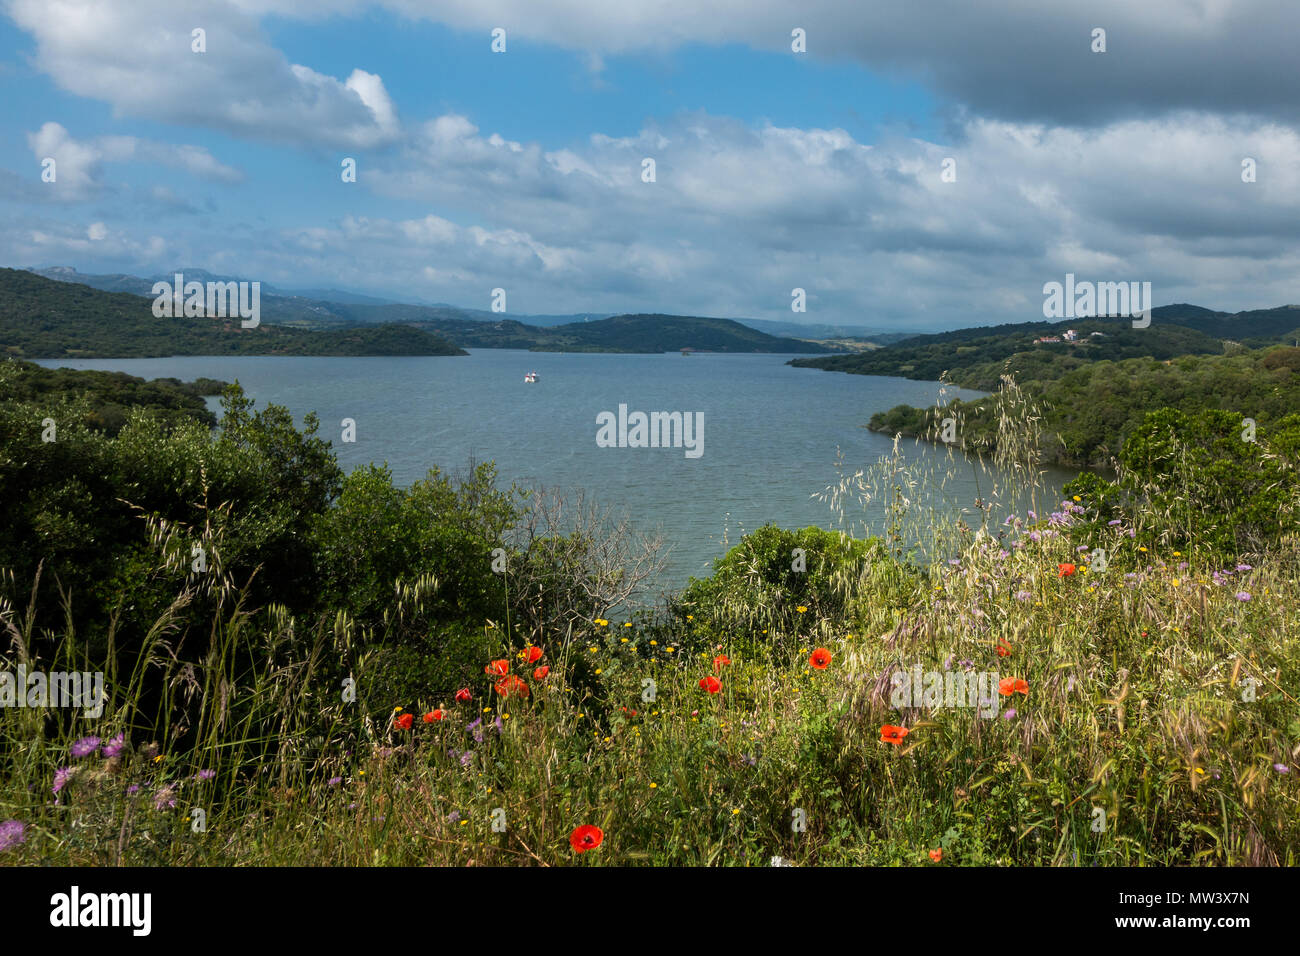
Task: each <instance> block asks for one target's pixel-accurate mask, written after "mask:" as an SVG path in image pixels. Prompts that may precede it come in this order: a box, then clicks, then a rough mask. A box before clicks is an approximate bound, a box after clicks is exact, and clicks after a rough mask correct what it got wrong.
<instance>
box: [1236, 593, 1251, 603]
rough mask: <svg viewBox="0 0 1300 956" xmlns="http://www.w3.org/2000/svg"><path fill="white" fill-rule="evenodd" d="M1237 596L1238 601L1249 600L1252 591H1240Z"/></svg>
mask: <svg viewBox="0 0 1300 956" xmlns="http://www.w3.org/2000/svg"><path fill="white" fill-rule="evenodd" d="M1236 597H1237V600H1238V601H1249V600H1250V592H1249V591H1238V592H1237V595H1236Z"/></svg>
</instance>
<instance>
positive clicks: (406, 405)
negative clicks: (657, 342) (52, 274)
mask: <svg viewBox="0 0 1300 956" xmlns="http://www.w3.org/2000/svg"><path fill="white" fill-rule="evenodd" d="M789 358H791V356H788V355H723V354H694V355H691V356H683V355H681V354H679V353H676V352H673V353H668V354H662V355H611V354H585V353H583V354H568V353H565V354H561V353H549V352H540V353H539V352H526V351H514V350H502V349H479V350H475V351H473V352H471V354H470V355H469V356H468V357H397V358H302V357H221V356H191V357H175V358H161V359H79V360H71V359H58V360H43V361H41V363H40V364H42V365H46V366H51V367H55V366H63V367H68V368H78V369H85V368H93V369H109V370H117V371H123V372H127V373H129V374H131V375H138V376H141V377H143V378H158V377H174V378H179V379H182V380H187V381H188V380H192V379H195V378H199V377H203V376H206V377H208V378H216V379H223V380H226V381H238V382H239V383H240V384H241V385H243V387H244V390H245V391H246V392H247V394H248V395H249V396H250V397H252V398H253V399H255V400H256V402H257V403H258V407H262V406H263V405H264V404H266V403H272V402H273V403H276V404H279V405H283V406H285V407H287V408H288V409H289V410H290V411H291V412H292V413H293V414H294V416H295V417H296V418H297V419H298V420H299V422H301V420H302V416H303V415H305V414H306V413H307V412H312V411H314V412H316V413H317V414H318V415H319V416H320V420H321V434H322V435H323V436H324V437H325V438H327V439H330V440H331V441H332V442H333V444H334V449H335V451H336V453H337V454H338V458H339V462H340V464H341V465H342V466H343V467H344V468H345V469H348V470H350V469H351V468H353V467H356V466H357V465H360V464H364V463H367V462H370V461H375V462H385V461H386V462H387V463H388V464H389V466H390V467H391V468H392V471H393V477H394V480H395V481H397V482H398V483H400V484H409V483H411V482H412V481H415V480H416V479H418V478H421V477H423V476H424V475H425V473H426V472H427V471H428V469H429V468H431V467H434V466H437V467H439V468H442V469H443V470H444V471H452V472H455V471H458V470H459V471H464V470H465V467H466V465H467V464H468V463H469V461H470V459H471V458H474V459H476V460H479V461H483V460H492V461H495V462H496V463H497V467H498V474H499V477H500V478H501V479H502V480H503V482H504V483H509V482H511V481H515V482H518V483H520V484H521V485H526V486H546V487H552V488H562V489H576V488H582V489H585V490H586V491H587V492H588V493H589V494H590V495H591V496H593V497H594V498H595V499H596V500H597V501H599V502H600V503H602V504H605V505H610V506H614V507H615V508H617V509H619V510H621V511H623V512H625V513H626V514H627V516H628V517H629V518H630V519H631V520H632V521H633V522H634V524H635V525H636V527H637V528H639V529H643V530H646V531H655V530H658V531H659V532H660V533H662V534H663V536H664V538H665V541H666V542H667V543H668V544H669V545H670V551H669V553H668V563H667V566H666V570H665V574H664V576H663V579H662V581H661V583H662V584H663V585H664V586H666V587H676V586H680V585H681V584H682V583H684V582H685V581H686V579H687V578H688V577H690V576H692V575H694V576H697V577H698V576H703V575H706V574H707V573H708V572H709V570H710V567H711V565H712V562H713V560H714V559H715V558H717V557H718V556H719V555H721V554H722V553H723V552H724V551H725V550H726V548H727V547H728V546H729V545H733V544H735V543H736V541H737V540H738V539H739V537H740V536H741V535H742V534H743V533H745V532H748V531H751V530H753V529H755V528H757V527H759V526H760V525H762V524H765V523H768V522H773V523H776V524H779V525H781V526H783V527H805V526H807V525H818V526H821V527H824V528H834V527H836V519H835V517H834V516H833V515H832V513H831V511H830V509H829V507H828V506H827V505H826V504H825V503H823V502H819V501H816V500H814V499H813V497H812V496H813V495H816V494H817V493H819V492H822V491H823V490H824V489H826V487H827V486H828V485H830V484H832V483H833V482H834V481H835V480H836V478H837V472H836V470H835V462H836V455H837V452H842V454H843V456H844V465H845V467H846V468H847V470H848V471H849V472H852V471H855V470H857V469H859V468H866V467H868V466H869V465H871V464H873V463H874V462H876V461H877V460H878V459H879V458H880V457H881V456H882V455H886V454H888V453H889V452H890V450H891V448H892V439H891V438H888V437H886V436H884V435H878V434H875V433H873V432H870V431H868V430H867V429H866V428H865V427H864V426H865V424H866V422H867V421H868V420H869V419H870V418H871V416H872V414H873V413H875V412H878V411H882V410H885V409H889V408H892V407H893V406H895V405H899V404H908V405H918V406H919V405H928V404H932V403H934V402H935V401H936V400H937V399H938V397H939V386H938V384H937V383H932V382H914V381H909V380H907V379H902V378H884V377H878V376H868V375H846V374H842V373H835V372H823V371H820V370H817V369H798V368H791V367H790V366H788V365H786V364H785V363H786V361H787V360H788V359H789ZM530 371H536V372H537V373H538V378H539V381H538V382H537V383H535V384H526V383H525V382H524V375H525V374H526V373H528V372H530ZM980 394H981V393H979V392H972V391H969V390H964V389H951V388H950V389H949V390H948V392H947V396H948V397H949V398H952V397H958V398H963V399H971V398H977V397H979V396H980ZM210 404H211V406H212V407H213V408H214V409H215V410H218V411H219V409H218V399H216V398H212V399H210ZM620 405H624V406H626V410H625V412H626V414H625V416H624V418H625V419H626V420H627V428H626V429H625V433H626V435H627V439H628V440H627V442H624V443H623V444H624V446H625V447H600V446H599V445H598V444H597V441H596V438H597V431H598V426H597V416H598V415H600V414H601V413H602V412H608V413H611V415H612V416H614V417H617V416H618V415H619V406H620ZM663 411H668V412H681V413H683V415H684V416H687V418H688V419H689V420H690V421H692V422H694V421H697V420H700V419H701V418H702V423H703V429H702V432H701V433H700V434H699V435H696V434H695V433H694V432H693V431H692V432H691V434H690V436H689V437H690V438H691V439H695V440H698V444H696V445H695V451H692V449H691V448H688V447H685V443H684V444H683V447H626V445H628V444H631V443H634V442H635V440H636V432H635V425H636V422H635V417H634V415H633V413H634V412H644V413H650V412H663ZM345 418H350V419H352V420H354V421H355V423H356V425H355V439H356V440H355V442H343V441H341V438H342V434H343V429H342V425H341V423H342V421H343V419H345ZM611 432H612V433H613V434H614V435H617V429H611ZM657 434H658V432H657V431H656V437H657ZM678 437H679V438H680V437H681V436H680V435H678ZM699 439H702V440H699ZM906 448H907V454H908V456H909V458H913V457H914V458H917V459H920V460H922V461H927V460H932V462H933V463H935V464H939V463H940V462H941V461H943V460H945V459H944V456H945V454H946V450H944V449H936V448H933V447H931V446H929V445H927V444H923V443H916V442H913V441H908V442H906ZM696 451H698V452H699V454H698V457H694V454H695V452H696ZM688 452H689V453H690V454H688ZM1071 477H1073V473H1069V472H1063V471H1056V470H1053V471H1050V472H1049V474H1048V480H1049V486H1050V487H1051V488H1052V491H1051V494H1052V495H1056V494H1058V493H1059V487H1060V485H1061V484H1062V483H1063V482H1064V481H1066V480H1068V479H1069V478H1071ZM981 490H982V491H983V492H984V493H987V491H988V487H987V484H984V479H981ZM976 495H977V490H976V481H975V470H974V469H973V468H972V467H971V466H970V465H966V466H965V467H963V468H961V469H959V470H958V473H956V474H955V475H954V477H953V479H952V481H951V482H950V483H949V485H948V486H947V487H946V489H945V490H944V492H943V498H944V500H945V501H946V502H947V503H948V505H950V506H951V508H952V509H953V510H954V511H955V510H956V509H958V508H969V507H970V506H971V503H972V502H973V500H974V499H975V497H976ZM1049 500H1050V499H1049ZM858 517H859V518H860V517H861V515H859V516H858ZM874 517H877V518H878V517H879V516H878V515H876V516H874ZM872 530H879V529H878V528H873V529H872Z"/></svg>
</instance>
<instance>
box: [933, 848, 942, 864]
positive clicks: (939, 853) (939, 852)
mask: <svg viewBox="0 0 1300 956" xmlns="http://www.w3.org/2000/svg"><path fill="white" fill-rule="evenodd" d="M930 859H932V860H934V862H935V863H938V862H939V861H940V860H942V859H943V847H939V849H937V850H931V851H930Z"/></svg>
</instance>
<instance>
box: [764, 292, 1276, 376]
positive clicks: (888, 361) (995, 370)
mask: <svg viewBox="0 0 1300 956" xmlns="http://www.w3.org/2000/svg"><path fill="white" fill-rule="evenodd" d="M1297 327H1300V307H1296V306H1282V307H1279V308H1276V309H1258V310H1254V311H1249V312H1237V313H1226V312H1215V311H1213V310H1211V309H1203V308H1201V307H1200V306H1195V305H1187V304H1176V305H1166V306H1159V307H1157V308H1155V309H1152V310H1151V324H1150V326H1148V327H1147V328H1141V329H1135V328H1133V327H1132V322H1131V320H1127V319H1125V320H1116V319H1111V318H1107V319H1070V320H1066V321H1060V322H1018V323H1008V324H1005V325H997V326H986V327H977V328H969V329H957V330H955V331H952V332H939V333H935V334H932V335H918V336H912V337H910V338H907V339H904V340H902V341H900V342H895V343H894V344H893V345H890V346H887V347H885V348H881V349H876V350H873V351H870V352H862V353H857V354H854V355H833V356H828V357H824V358H816V359H793V360H791V362H790V364H791V365H797V366H800V367H804V368H820V369H825V370H827V371H836V372H849V373H853V374H858V375H897V376H900V377H902V378H911V379H917V380H920V381H935V380H937V379H938V378H939V377H940V376H941V375H943V374H944V373H947V377H948V379H949V380H950V381H952V382H953V383H955V384H957V385H962V386H965V387H967V388H975V389H983V390H992V389H995V388H996V387H997V384H998V380H999V376H1000V375H1002V374H1003V373H1005V372H1010V373H1012V374H1013V375H1015V377H1016V378H1017V380H1018V381H1020V382H1022V383H1024V382H1027V381H1052V380H1055V379H1057V378H1059V377H1060V376H1061V375H1063V374H1065V373H1067V372H1069V371H1072V370H1073V369H1075V368H1078V367H1079V366H1080V365H1084V364H1087V363H1089V362H1096V361H1106V360H1114V361H1121V360H1123V359H1130V358H1155V359H1160V360H1162V361H1163V360H1166V359H1173V358H1177V357H1178V356H1181V355H1217V354H1222V352H1223V351H1224V345H1223V342H1224V340H1225V339H1229V340H1233V341H1237V342H1240V343H1242V344H1243V345H1246V346H1264V345H1274V344H1279V343H1283V342H1290V341H1292V336H1293V334H1300V333H1297ZM1070 329H1073V330H1074V331H1075V333H1076V335H1077V337H1076V339H1075V340H1074V341H1067V340H1065V338H1064V336H1065V333H1066V332H1067V330H1070ZM1093 333H1098V334H1096V335H1094V334H1093ZM1053 339H1055V341H1051V340H1053ZM1041 340H1048V341H1041Z"/></svg>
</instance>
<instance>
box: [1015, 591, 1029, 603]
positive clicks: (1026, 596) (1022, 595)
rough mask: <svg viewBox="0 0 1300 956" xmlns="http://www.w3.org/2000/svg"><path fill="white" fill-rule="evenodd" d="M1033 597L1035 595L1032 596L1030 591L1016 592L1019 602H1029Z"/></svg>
mask: <svg viewBox="0 0 1300 956" xmlns="http://www.w3.org/2000/svg"><path fill="white" fill-rule="evenodd" d="M1031 597H1033V595H1032V594H1030V593H1029V592H1028V591H1017V592H1016V600H1017V601H1028V600H1029V599H1030V598H1031Z"/></svg>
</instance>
